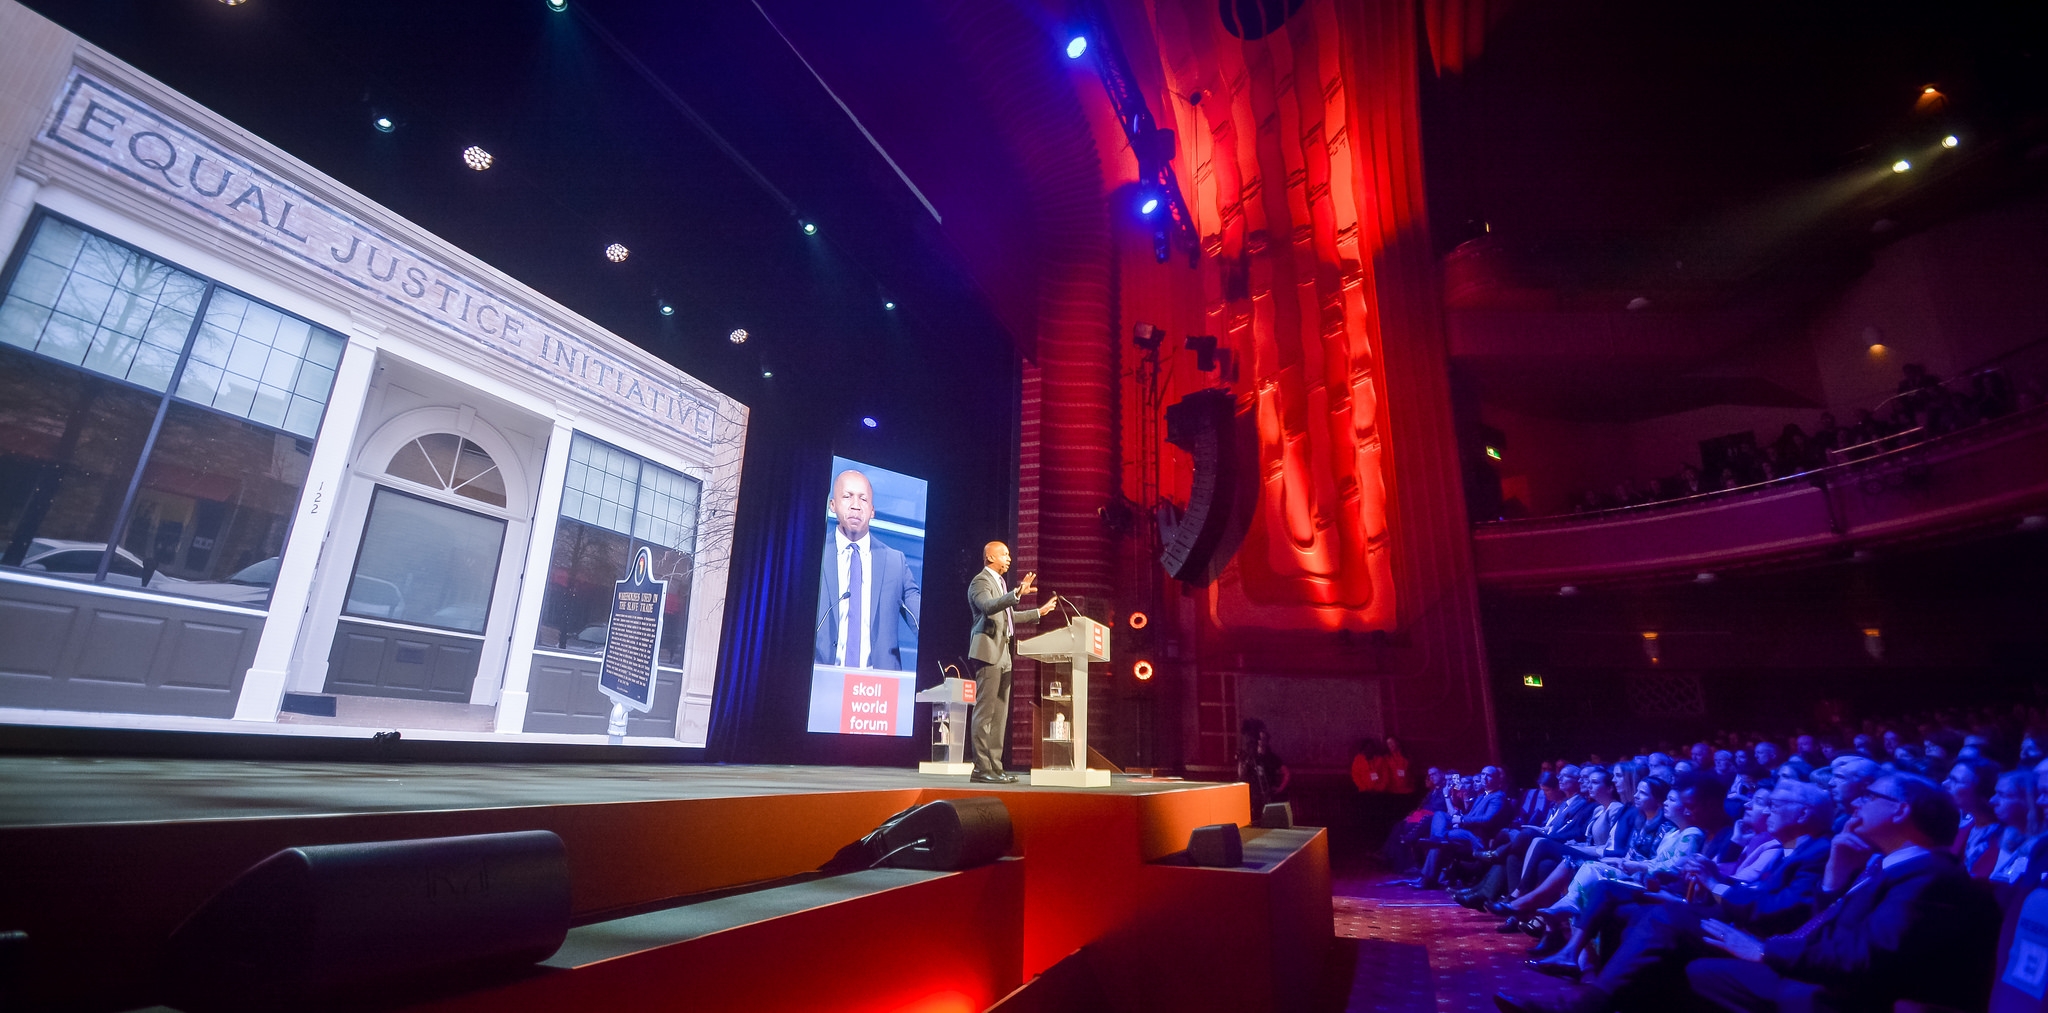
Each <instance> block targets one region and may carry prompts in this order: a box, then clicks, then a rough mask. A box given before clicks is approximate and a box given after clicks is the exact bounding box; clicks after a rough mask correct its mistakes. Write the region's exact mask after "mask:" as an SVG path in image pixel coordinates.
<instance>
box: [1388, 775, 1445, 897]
mask: <svg viewBox="0 0 2048 1013" xmlns="http://www.w3.org/2000/svg"><path fill="white" fill-rule="evenodd" d="M1424 782H1425V783H1426V784H1427V786H1428V790H1426V791H1424V792H1423V794H1422V801H1421V802H1419V803H1417V804H1416V806H1415V808H1414V810H1413V811H1411V812H1409V813H1408V815H1407V816H1406V817H1404V818H1403V819H1402V820H1401V822H1399V823H1396V824H1394V829H1393V830H1391V831H1389V832H1388V833H1387V843H1386V844H1385V845H1383V846H1382V847H1381V849H1380V857H1381V858H1382V859H1383V860H1385V862H1386V863H1387V868H1389V869H1392V870H1393V871H1395V872H1406V871H1408V870H1409V869H1412V868H1414V867H1415V864H1416V858H1415V847H1414V845H1415V842H1416V841H1419V840H1421V839H1422V838H1424V837H1427V836H1429V832H1430V826H1431V821H1432V820H1434V819H1435V818H1436V816H1437V815H1438V814H1440V813H1442V812H1443V811H1444V809H1445V807H1446V806H1448V805H1449V804H1450V798H1449V793H1448V791H1447V789H1446V787H1445V779H1444V771H1443V768H1441V767H1431V768H1429V770H1428V772H1427V773H1426V774H1425V775H1424Z"/></svg>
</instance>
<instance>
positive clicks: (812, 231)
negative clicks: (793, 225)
mask: <svg viewBox="0 0 2048 1013" xmlns="http://www.w3.org/2000/svg"><path fill="white" fill-rule="evenodd" d="M803 226H804V235H807V236H815V235H817V234H818V223H817V222H805V223H803Z"/></svg>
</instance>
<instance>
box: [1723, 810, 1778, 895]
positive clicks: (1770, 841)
mask: <svg viewBox="0 0 2048 1013" xmlns="http://www.w3.org/2000/svg"><path fill="white" fill-rule="evenodd" d="M1770 821H1771V793H1770V792H1768V791H1758V792H1756V793H1754V794H1752V795H1751V796H1750V797H1749V803H1748V805H1746V806H1744V807H1743V810H1742V818H1741V819H1740V820H1737V821H1736V823H1735V827H1736V840H1737V842H1738V843H1739V844H1740V845H1741V846H1742V852H1741V854H1739V855H1737V856H1736V858H1735V860H1734V861H1732V862H1717V863H1715V866H1716V868H1717V869H1718V870H1719V871H1720V873H1721V875H1722V876H1725V877H1727V878H1729V879H1732V880H1736V881H1737V882H1742V883H1749V882H1754V881H1755V880H1757V879H1758V878H1759V877H1761V876H1763V874H1764V870H1766V869H1768V868H1770V867H1771V866H1772V865H1773V864H1775V863H1776V862H1777V861H1778V856H1780V855H1782V854H1784V853H1785V845H1784V843H1783V842H1781V841H1779V840H1778V839H1777V838H1776V837H1773V836H1772V835H1771V834H1770V833H1769V832H1768V831H1767V830H1766V829H1765V824H1768V823H1769V822H1770Z"/></svg>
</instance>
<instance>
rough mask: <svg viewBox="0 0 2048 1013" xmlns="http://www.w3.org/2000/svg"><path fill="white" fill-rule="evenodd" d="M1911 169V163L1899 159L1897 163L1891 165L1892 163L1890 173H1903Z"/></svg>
mask: <svg viewBox="0 0 2048 1013" xmlns="http://www.w3.org/2000/svg"><path fill="white" fill-rule="evenodd" d="M1912 167H1913V163H1911V162H1908V161H1906V160H1905V159H1903V158H1901V159H1899V160H1898V161H1896V162H1893V163H1892V171H1893V172H1905V171H1906V170H1907V169H1910V168H1912Z"/></svg>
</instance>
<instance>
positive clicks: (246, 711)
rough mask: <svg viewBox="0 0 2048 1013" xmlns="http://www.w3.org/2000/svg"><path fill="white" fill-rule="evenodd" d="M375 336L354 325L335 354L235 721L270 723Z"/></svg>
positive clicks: (372, 329)
mask: <svg viewBox="0 0 2048 1013" xmlns="http://www.w3.org/2000/svg"><path fill="white" fill-rule="evenodd" d="M382 333H383V331H382V328H379V327H376V326H374V325H370V324H365V323H363V322H361V321H358V322H357V323H356V324H355V326H353V327H350V328H349V338H348V347H347V348H345V349H343V350H342V353H341V366H340V368H339V369H336V370H335V372H334V389H333V390H331V391H329V392H328V395H327V417H326V419H325V421H324V422H323V423H322V424H321V426H320V436H319V439H317V440H316V441H315V442H314V444H313V460H312V463H311V464H310V466H309V467H308V470H307V473H306V485H305V488H303V489H301V490H299V509H298V513H297V514H295V515H294V516H293V518H292V533H291V535H290V536H289V537H288V538H286V539H285V544H284V553H283V555H282V556H281V557H280V558H279V560H278V567H277V585H276V586H275V587H273V588H271V592H270V618H269V619H268V620H266V621H265V622H264V623H263V636H262V639H260V640H258V641H257V642H256V663H255V664H254V665H251V666H250V667H249V671H248V674H247V675H245V676H243V678H242V695H241V696H240V697H239V698H238V699H237V700H236V701H235V720H237V721H276V720H277V709H278V705H279V704H281V703H282V702H283V701H284V690H285V686H286V685H287V684H288V680H289V678H290V668H291V658H292V652H293V650H294V649H295V648H297V646H298V643H299V631H300V629H301V628H303V627H304V626H305V623H306V602H307V599H308V597H309V596H310V595H311V594H312V590H313V576H314V571H315V570H316V569H317V568H318V566H319V564H320V550H321V548H322V547H323V546H324V545H325V544H326V542H327V534H328V529H329V526H330V525H331V524H332V522H333V516H334V507H335V503H336V502H337V501H338V500H339V499H340V493H341V485H342V478H343V476H344V475H346V474H347V473H348V458H349V453H350V451H351V450H352V449H353V448H354V447H355V442H356V430H357V428H358V427H359V426H360V425H361V424H362V419H363V406H364V404H365V403H366V402H367V401H368V400H369V396H370V381H371V380H373V379H375V378H376V375H377V338H378V336H379V335H380V334H382Z"/></svg>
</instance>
